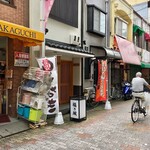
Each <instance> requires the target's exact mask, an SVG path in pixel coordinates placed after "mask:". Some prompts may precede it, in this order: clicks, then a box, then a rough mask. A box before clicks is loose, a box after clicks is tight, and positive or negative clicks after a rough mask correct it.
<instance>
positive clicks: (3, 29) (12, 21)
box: [0, 0, 43, 117]
mask: <svg viewBox="0 0 150 150" xmlns="http://www.w3.org/2000/svg"><path fill="white" fill-rule="evenodd" d="M0 7H1V15H0V40H1V44H0V62H1V67H0V68H1V69H0V95H1V96H0V114H8V115H9V116H11V117H16V114H17V109H16V108H17V107H16V105H17V91H18V87H19V86H20V82H21V78H22V74H23V72H24V71H25V70H26V69H27V67H28V66H29V64H28V66H22V65H18V64H17V63H16V61H18V57H20V56H21V57H22V56H23V57H24V55H26V56H27V57H28V56H29V55H28V54H29V48H28V47H29V46H34V45H40V44H41V43H42V41H43V34H42V33H40V32H38V31H35V30H32V29H30V28H28V25H29V24H28V22H29V20H28V18H29V9H28V7H29V1H28V0H20V1H17V0H0ZM22 54H23V55H22ZM23 57H22V58H21V59H22V60H23ZM28 59H29V58H28Z"/></svg>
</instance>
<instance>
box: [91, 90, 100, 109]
mask: <svg viewBox="0 0 150 150" xmlns="http://www.w3.org/2000/svg"><path fill="white" fill-rule="evenodd" d="M89 104H90V106H91V107H96V106H97V105H98V102H96V101H95V92H91V93H90V95H89Z"/></svg>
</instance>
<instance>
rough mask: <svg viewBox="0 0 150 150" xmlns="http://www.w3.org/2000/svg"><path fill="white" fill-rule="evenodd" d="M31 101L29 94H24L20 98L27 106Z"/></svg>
mask: <svg viewBox="0 0 150 150" xmlns="http://www.w3.org/2000/svg"><path fill="white" fill-rule="evenodd" d="M30 101H31V93H24V94H23V98H22V103H23V104H27V105H29V104H30Z"/></svg>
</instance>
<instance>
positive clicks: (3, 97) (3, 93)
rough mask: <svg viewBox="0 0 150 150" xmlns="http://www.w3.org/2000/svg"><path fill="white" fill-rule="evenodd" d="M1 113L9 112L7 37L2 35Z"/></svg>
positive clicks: (0, 46) (0, 56)
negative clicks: (6, 76) (6, 72)
mask: <svg viewBox="0 0 150 150" xmlns="http://www.w3.org/2000/svg"><path fill="white" fill-rule="evenodd" d="M0 41H1V44H0V114H6V113H7V106H6V103H7V99H6V98H7V90H6V78H5V69H6V42H7V39H6V38H4V37H0Z"/></svg>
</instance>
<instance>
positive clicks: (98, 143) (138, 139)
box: [0, 100, 150, 150]
mask: <svg viewBox="0 0 150 150" xmlns="http://www.w3.org/2000/svg"><path fill="white" fill-rule="evenodd" d="M131 104H132V100H129V101H114V102H111V106H112V109H111V110H106V109H104V104H101V105H100V106H98V107H97V108H95V109H91V110H88V112H87V120H85V121H81V122H74V121H70V118H69V114H68V115H63V118H64V124H62V125H54V123H53V121H54V120H53V119H54V118H53V119H52V118H50V119H48V125H47V126H45V127H41V128H37V129H30V130H27V131H25V132H21V133H18V134H15V135H12V136H8V137H5V138H2V139H1V140H0V150H31V149H32V150H41V149H44V150H60V149H61V150H63V149H64V150H90V149H91V150H149V147H150V141H149V139H150V134H149V132H150V116H147V117H146V118H143V117H142V118H141V119H140V121H139V122H138V123H136V124H133V123H132V121H131V118H130V107H131Z"/></svg>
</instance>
